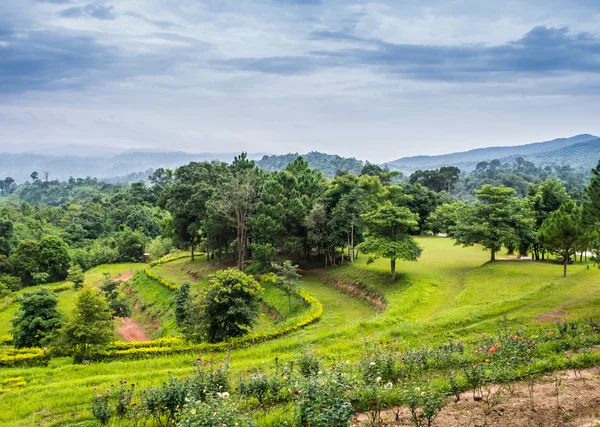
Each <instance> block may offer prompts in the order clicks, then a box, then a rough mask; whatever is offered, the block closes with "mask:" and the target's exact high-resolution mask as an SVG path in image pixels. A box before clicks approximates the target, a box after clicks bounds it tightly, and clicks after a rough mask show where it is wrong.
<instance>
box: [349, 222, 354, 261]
mask: <svg viewBox="0 0 600 427" xmlns="http://www.w3.org/2000/svg"><path fill="white" fill-rule="evenodd" d="M350 230H351V231H350V253H351V254H352V255H351V256H350V262H354V221H352V227H351V229H350Z"/></svg>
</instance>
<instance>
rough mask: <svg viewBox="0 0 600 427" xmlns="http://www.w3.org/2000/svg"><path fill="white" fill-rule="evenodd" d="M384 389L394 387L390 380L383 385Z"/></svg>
mask: <svg viewBox="0 0 600 427" xmlns="http://www.w3.org/2000/svg"><path fill="white" fill-rule="evenodd" d="M385 388H386V390H391V389H392V388H394V384H392V383H391V382H389V383H387V384H386V385H385Z"/></svg>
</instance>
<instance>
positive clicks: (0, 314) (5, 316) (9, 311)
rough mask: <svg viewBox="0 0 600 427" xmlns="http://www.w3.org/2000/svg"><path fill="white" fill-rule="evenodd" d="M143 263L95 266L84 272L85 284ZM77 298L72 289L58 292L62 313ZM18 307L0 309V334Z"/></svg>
mask: <svg viewBox="0 0 600 427" xmlns="http://www.w3.org/2000/svg"><path fill="white" fill-rule="evenodd" d="M143 266H144V265H143V264H111V265H101V266H98V267H95V268H92V269H91V270H89V271H86V273H85V284H86V285H90V286H97V285H98V284H99V283H100V281H101V280H102V279H103V278H104V273H109V275H110V277H115V276H119V275H121V274H126V273H133V272H135V271H137V270H139V269H141V268H142V267H143ZM61 284H62V283H49V284H46V285H40V286H32V287H29V288H25V289H21V290H20V291H19V292H17V295H22V294H24V293H26V292H32V291H34V290H35V289H39V288H42V287H48V288H50V289H51V288H53V287H56V286H58V285H61ZM76 300H77V291H75V290H74V289H68V290H66V291H62V292H60V293H59V294H58V308H59V309H60V310H62V311H63V312H64V313H70V312H71V310H72V309H73V306H74V305H75V301H76ZM18 309H19V304H18V303H15V304H11V305H10V306H9V307H6V309H5V310H2V311H0V335H2V334H5V333H8V331H9V330H10V329H11V328H12V324H11V320H12V319H13V317H14V316H15V313H16V312H17V310H18Z"/></svg>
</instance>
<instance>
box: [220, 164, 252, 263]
mask: <svg viewBox="0 0 600 427" xmlns="http://www.w3.org/2000/svg"><path fill="white" fill-rule="evenodd" d="M258 196H259V195H258V180H257V174H256V171H255V170H254V169H249V168H247V167H245V168H243V169H242V170H240V171H239V172H237V173H236V174H235V175H234V176H233V179H231V180H230V181H227V182H225V183H224V184H223V185H222V186H221V188H220V189H219V192H218V195H217V198H216V199H215V200H214V201H213V203H211V205H210V206H211V208H212V209H214V210H215V212H216V213H217V214H219V215H220V216H222V217H223V218H224V219H226V220H227V221H228V222H229V223H230V224H231V225H232V226H234V227H235V229H236V247H237V257H236V258H237V264H238V269H239V270H240V271H243V270H244V267H245V259H246V253H247V250H248V219H249V217H250V215H251V214H252V213H253V212H254V210H255V209H256V206H257V204H258Z"/></svg>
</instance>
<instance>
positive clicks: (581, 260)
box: [579, 251, 583, 263]
mask: <svg viewBox="0 0 600 427" xmlns="http://www.w3.org/2000/svg"><path fill="white" fill-rule="evenodd" d="M579 262H580V263H582V262H583V251H581V254H579Z"/></svg>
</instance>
